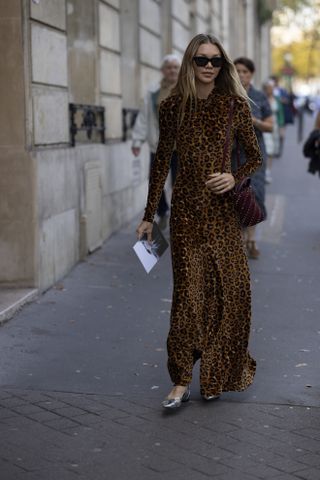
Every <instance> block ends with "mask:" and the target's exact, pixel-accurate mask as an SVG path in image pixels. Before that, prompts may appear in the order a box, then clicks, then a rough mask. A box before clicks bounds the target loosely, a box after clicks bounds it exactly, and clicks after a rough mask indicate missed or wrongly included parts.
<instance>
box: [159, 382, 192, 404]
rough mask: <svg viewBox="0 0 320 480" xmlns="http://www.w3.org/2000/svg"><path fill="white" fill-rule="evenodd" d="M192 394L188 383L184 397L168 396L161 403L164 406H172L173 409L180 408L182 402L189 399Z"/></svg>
mask: <svg viewBox="0 0 320 480" xmlns="http://www.w3.org/2000/svg"><path fill="white" fill-rule="evenodd" d="M190 394H191V391H190V385H188V386H187V389H186V391H185V392H184V394H183V395H182V397H175V398H166V399H165V400H163V402H162V404H161V405H162V406H163V408H171V409H175V408H179V407H181V404H182V403H184V402H188V401H189V399H190Z"/></svg>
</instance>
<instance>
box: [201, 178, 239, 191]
mask: <svg viewBox="0 0 320 480" xmlns="http://www.w3.org/2000/svg"><path fill="white" fill-rule="evenodd" d="M235 183H236V182H235V180H234V177H233V175H231V173H213V174H212V175H209V180H208V181H207V182H206V186H207V187H208V188H209V189H210V190H211V192H213V193H215V194H216V195H221V194H222V193H226V192H229V190H232V189H233V187H234V186H235Z"/></svg>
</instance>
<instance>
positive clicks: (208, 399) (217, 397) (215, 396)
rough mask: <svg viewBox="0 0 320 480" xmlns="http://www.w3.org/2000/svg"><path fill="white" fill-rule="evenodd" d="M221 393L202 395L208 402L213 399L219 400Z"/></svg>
mask: <svg viewBox="0 0 320 480" xmlns="http://www.w3.org/2000/svg"><path fill="white" fill-rule="evenodd" d="M220 396H221V395H202V398H203V400H206V402H212V400H218V399H219V398H220Z"/></svg>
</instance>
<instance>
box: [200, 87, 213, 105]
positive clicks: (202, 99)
mask: <svg viewBox="0 0 320 480" xmlns="http://www.w3.org/2000/svg"><path fill="white" fill-rule="evenodd" d="M216 89H217V87H214V88H213V89H212V90H211V92H210V93H209V95H208V96H207V98H199V97H197V101H198V102H206V101H207V100H209V98H210V97H211V96H212V95H213V92H214V91H215V90H216Z"/></svg>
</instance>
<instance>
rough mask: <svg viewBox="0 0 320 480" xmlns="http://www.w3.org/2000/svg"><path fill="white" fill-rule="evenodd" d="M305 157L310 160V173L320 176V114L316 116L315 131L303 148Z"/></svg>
mask: <svg viewBox="0 0 320 480" xmlns="http://www.w3.org/2000/svg"><path fill="white" fill-rule="evenodd" d="M303 155H304V156H305V157H307V158H310V162H309V166H308V172H309V173H312V174H313V175H315V174H316V173H318V174H319V176H320V112H318V114H317V116H316V121H315V124H314V129H313V130H312V132H311V133H310V135H309V137H308V139H307V140H306V142H305V144H304V146H303Z"/></svg>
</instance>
